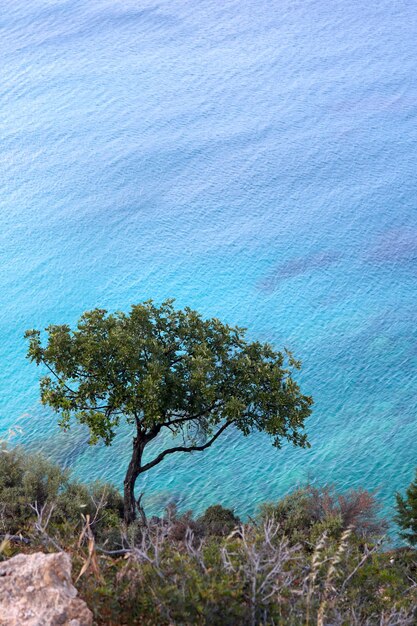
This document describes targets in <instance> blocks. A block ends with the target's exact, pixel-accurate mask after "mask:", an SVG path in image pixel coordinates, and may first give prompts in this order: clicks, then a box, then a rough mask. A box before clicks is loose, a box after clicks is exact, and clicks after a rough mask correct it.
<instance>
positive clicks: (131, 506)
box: [123, 436, 145, 524]
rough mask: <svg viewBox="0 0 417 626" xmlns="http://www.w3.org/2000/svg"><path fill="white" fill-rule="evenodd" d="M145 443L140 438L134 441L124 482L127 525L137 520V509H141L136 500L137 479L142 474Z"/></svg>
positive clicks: (125, 519)
mask: <svg viewBox="0 0 417 626" xmlns="http://www.w3.org/2000/svg"><path fill="white" fill-rule="evenodd" d="M144 447H145V443H144V442H143V441H142V440H141V439H140V438H139V436H138V437H135V438H134V440H133V450H132V458H131V459H130V463H129V467H128V468H127V472H126V476H125V480H124V498H123V500H124V521H125V523H126V524H131V523H132V522H134V521H135V519H136V507H137V506H138V507H140V508H141V506H140V504H139V503H137V502H136V499H135V483H136V479H137V477H138V476H139V474H140V473H141V463H142V454H143V449H144ZM141 515H142V518H143V519H145V513H144V511H143V509H142V508H141Z"/></svg>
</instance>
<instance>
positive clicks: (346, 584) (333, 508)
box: [0, 445, 417, 626]
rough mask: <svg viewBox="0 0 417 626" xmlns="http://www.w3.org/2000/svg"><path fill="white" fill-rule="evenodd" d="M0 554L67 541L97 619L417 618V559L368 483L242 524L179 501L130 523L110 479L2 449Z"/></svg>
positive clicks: (244, 624) (55, 547)
mask: <svg viewBox="0 0 417 626" xmlns="http://www.w3.org/2000/svg"><path fill="white" fill-rule="evenodd" d="M0 525H1V526H0V534H1V539H0V558H7V557H10V556H12V555H15V554H17V553H22V552H23V553H24V552H26V553H30V552H34V551H38V550H39V549H41V550H43V551H45V552H56V551H59V550H64V551H66V552H67V553H69V554H70V555H71V556H72V560H73V564H74V568H73V573H74V583H75V585H76V587H77V588H78V590H79V592H80V595H81V597H82V598H84V599H85V600H86V602H87V604H88V606H89V607H90V609H91V610H92V611H93V613H94V618H95V623H96V624H98V625H103V626H104V625H105V624H107V625H112V626H123V625H126V626H127V625H132V626H133V625H139V624H140V625H148V626H151V625H152V626H153V625H158V626H168V625H181V626H188V625H189V626H191V625H194V624H197V625H198V624H200V625H215V626H216V625H218V626H229V625H231V624H233V625H236V626H258V625H273V624H288V625H290V626H296V625H297V626H298V625H300V624H308V625H313V624H318V625H322V626H324V625H326V624H327V625H330V624H331V625H340V626H341V625H346V626H350V625H355V624H356V625H369V626H370V625H373V624H375V625H376V624H378V625H379V626H380V625H384V626H394V625H403V624H404V625H407V624H408V625H410V626H411V625H412V624H415V623H416V620H417V613H416V606H417V582H416V581H417V557H416V552H415V550H414V549H412V548H397V549H390V550H387V549H385V550H384V543H383V541H384V540H383V536H384V533H385V531H386V522H385V521H384V520H383V519H381V518H380V516H379V510H378V505H377V502H376V499H375V497H374V496H373V495H372V494H370V493H369V492H366V491H364V490H353V489H352V490H350V491H348V492H345V493H338V492H337V491H336V490H335V489H334V488H332V487H329V486H323V487H317V486H313V485H306V486H304V487H300V488H298V489H296V490H295V491H293V492H292V493H290V494H288V495H287V496H286V497H284V498H283V499H282V500H280V501H278V502H275V503H274V502H270V503H266V504H265V505H263V506H262V507H261V509H260V511H259V514H258V515H257V516H255V517H254V518H253V519H250V520H249V521H244V522H243V521H241V520H239V518H238V517H237V515H236V513H234V512H233V511H231V510H229V509H227V508H224V507H223V506H220V505H215V506H212V507H209V508H208V509H207V510H206V512H205V513H204V514H203V515H200V516H199V517H194V516H193V515H192V513H191V512H185V513H181V512H178V511H177V510H176V508H175V506H171V507H168V509H167V510H166V511H165V513H164V515H163V516H162V517H160V518H156V517H154V518H151V519H149V520H147V524H146V525H143V523H142V520H141V519H139V520H137V521H136V522H134V523H133V524H130V525H126V524H125V522H124V521H123V497H122V495H121V494H120V493H119V492H118V491H117V490H116V489H115V488H114V487H113V486H111V485H108V484H99V483H94V484H90V485H86V484H82V483H79V482H77V481H74V480H72V479H71V477H70V475H69V474H68V472H67V471H65V470H62V469H61V468H60V467H58V466H57V465H54V464H52V463H50V462H49V461H47V460H46V459H44V458H43V457H42V456H40V455H32V454H28V453H27V452H26V451H25V450H23V449H21V448H10V447H9V448H8V447H6V446H5V445H4V446H3V447H2V449H1V451H0Z"/></svg>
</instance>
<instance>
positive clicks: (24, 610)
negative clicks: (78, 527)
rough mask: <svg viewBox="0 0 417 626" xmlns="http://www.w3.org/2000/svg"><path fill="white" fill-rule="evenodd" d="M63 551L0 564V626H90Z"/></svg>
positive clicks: (38, 554)
mask: <svg viewBox="0 0 417 626" xmlns="http://www.w3.org/2000/svg"><path fill="white" fill-rule="evenodd" d="M92 623H93V616H92V613H91V611H90V610H89V609H88V608H87V605H86V603H85V602H84V601H83V600H80V599H79V598H77V590H76V589H75V587H74V585H73V584H72V581H71V560H70V557H69V556H68V554H65V552H58V553H56V554H43V553H42V552H37V553H35V554H18V555H17V556H14V557H13V558H11V559H9V560H8V561H4V562H2V563H0V626H92Z"/></svg>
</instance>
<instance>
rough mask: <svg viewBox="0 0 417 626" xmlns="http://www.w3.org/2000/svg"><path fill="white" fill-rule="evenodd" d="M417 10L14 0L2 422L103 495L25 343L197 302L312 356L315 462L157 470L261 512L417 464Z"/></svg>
mask: <svg viewBox="0 0 417 626" xmlns="http://www.w3.org/2000/svg"><path fill="white" fill-rule="evenodd" d="M416 41H417V11H416V4H415V0H397V1H392V0H389V1H388V0H369V2H366V3H365V2H363V0H349V1H347V0H343V1H342V0H334V1H333V2H328V0H280V2H277V1H274V0H272V1H271V0H269V1H268V2H266V1H264V0H246V1H245V2H242V1H241V0H239V1H237V0H236V1H235V0H222V1H221V2H220V0H216V1H214V0H201V1H199V2H197V1H196V0H188V1H187V0H182V1H179V0H169V1H168V0H160V1H159V2H157V1H156V0H68V1H66V0H13V1H10V0H0V52H1V57H0V58H1V63H0V80H1V82H0V86H1V90H0V130H1V135H0V136H1V151H0V203H1V204H0V261H1V263H0V287H1V290H0V336H1V341H0V398H1V404H0V419H1V426H2V429H3V431H4V432H5V433H6V432H7V430H8V428H9V427H11V426H13V425H20V426H21V427H22V428H23V431H24V432H23V435H21V436H17V437H15V438H14V439H13V441H14V442H16V443H17V442H19V441H23V442H26V443H27V442H29V443H30V444H31V445H33V446H34V447H36V448H42V449H44V450H45V451H46V452H47V453H48V454H50V455H52V456H53V457H54V458H58V459H59V460H61V461H62V462H64V463H66V464H68V465H70V466H71V467H73V468H74V472H75V473H76V474H77V475H78V476H81V477H83V478H88V479H91V478H97V477H100V478H105V479H111V480H113V481H115V482H118V483H120V481H121V479H122V476H123V470H124V466H125V459H126V456H127V455H128V451H129V450H128V448H129V438H128V433H124V434H123V436H121V437H120V438H119V440H118V441H116V442H115V445H114V447H113V449H111V450H108V449H103V448H92V449H91V448H89V447H88V446H87V445H86V442H85V434H84V433H83V432H80V431H78V430H74V431H73V432H72V433H71V435H68V434H63V433H60V432H58V431H57V429H56V428H54V427H53V423H54V419H53V418H51V416H50V415H49V414H48V413H47V412H46V411H45V410H44V409H43V408H41V407H40V405H39V402H38V387H37V378H38V375H39V372H38V371H36V368H35V367H34V366H33V365H31V364H29V363H28V362H26V361H25V349H26V346H25V344H24V341H23V333H24V330H25V329H26V328H29V327H44V326H46V325H47V324H49V323H64V322H68V323H74V322H75V321H76V319H77V318H78V317H79V315H80V314H81V313H82V312H83V311H84V310H85V309H88V308H93V307H95V306H100V307H105V308H108V309H111V310H114V309H127V308H128V307H129V306H130V304H131V303H134V302H139V301H141V300H143V299H147V298H150V297H152V298H154V299H156V300H157V301H161V300H162V299H163V298H165V297H171V296H173V297H175V298H176V299H177V304H178V305H179V306H184V305H189V306H192V307H195V308H198V309H199V310H201V311H202V312H203V314H204V315H207V316H212V315H216V316H218V317H220V318H222V319H224V320H225V321H227V322H229V323H233V324H235V323H236V324H240V325H244V326H247V327H248V328H249V329H250V336H251V337H254V338H255V337H257V338H260V339H265V340H270V341H273V342H274V344H275V345H276V346H277V347H282V346H284V345H285V346H288V347H289V348H291V349H292V350H293V351H294V353H295V355H296V356H297V357H300V358H302V360H303V363H304V367H303V374H302V383H303V389H304V390H305V391H306V392H309V393H311V394H312V395H313V396H314V398H315V401H316V404H315V410H314V414H313V416H312V417H311V418H310V420H309V422H308V432H309V433H310V439H311V443H312V448H311V450H309V451H299V450H294V449H292V448H289V447H286V448H284V450H282V451H276V450H274V449H273V448H272V447H271V446H270V445H269V442H268V441H267V439H265V438H263V437H260V436H254V437H252V438H249V439H243V438H241V437H239V436H237V435H236V434H235V433H232V434H231V435H230V436H228V437H227V438H225V439H224V440H223V441H222V442H218V443H217V444H216V446H215V447H214V448H213V449H211V450H210V451H209V452H206V453H204V455H194V456H193V457H189V456H185V457H177V458H175V459H174V458H173V457H172V458H171V459H169V460H167V461H166V462H165V463H164V465H163V466H160V467H159V468H158V469H157V470H156V471H154V472H153V474H152V476H151V475H149V477H148V479H147V484H146V489H147V493H148V505H149V504H152V505H153V506H154V507H156V508H157V507H158V506H160V505H161V504H163V503H164V502H166V500H167V499H168V498H170V497H175V498H178V499H179V500H180V502H181V504H182V505H183V506H187V507H192V508H194V509H195V510H199V509H201V508H202V507H204V506H206V505H208V504H209V503H211V502H213V501H220V502H223V503H224V504H227V505H232V506H235V507H236V508H237V510H238V511H239V512H240V513H247V512H252V511H253V510H254V508H255V507H256V504H257V502H259V501H261V500H264V499H272V498H276V497H278V496H279V495H281V494H283V493H284V492H285V491H287V490H288V489H289V488H290V487H291V486H294V485H295V484H296V483H299V482H302V481H305V480H306V479H307V478H308V479H311V480H319V481H333V482H336V483H337V484H338V485H340V486H342V487H348V486H358V485H363V486H366V487H368V488H372V489H377V490H378V493H379V496H380V498H381V500H382V501H383V502H384V504H385V507H386V510H387V511H388V512H389V511H390V509H391V507H392V500H393V493H394V491H395V490H396V489H402V488H404V487H405V485H407V484H408V482H409V481H410V479H411V478H412V475H413V470H414V467H415V466H417V452H416V449H417V448H416V435H417V411H416V398H417V375H416V373H417V369H416V368H417V341H416V335H417V298H416V282H417V181H416V172H417V54H416Z"/></svg>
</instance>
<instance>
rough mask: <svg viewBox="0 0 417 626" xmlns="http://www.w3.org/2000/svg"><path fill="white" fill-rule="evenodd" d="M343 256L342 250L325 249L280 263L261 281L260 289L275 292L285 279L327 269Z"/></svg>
mask: <svg viewBox="0 0 417 626" xmlns="http://www.w3.org/2000/svg"><path fill="white" fill-rule="evenodd" d="M341 257H342V254H341V253H340V252H336V251H324V252H316V253H314V254H309V255H307V256H303V257H295V258H292V259H289V260H288V261H285V262H284V263H278V264H277V265H275V267H273V268H272V270H270V271H269V272H268V274H267V275H266V276H265V277H264V278H262V279H261V280H260V281H259V283H258V289H259V290H260V291H265V292H266V293H273V292H274V291H276V290H277V289H278V288H279V286H280V285H281V283H282V282H284V281H285V280H288V279H290V278H295V277H297V276H302V275H304V274H309V273H311V272H313V271H315V270H322V269H327V268H328V267H331V266H332V265H335V264H336V263H337V262H338V261H339V260H340V259H341Z"/></svg>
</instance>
